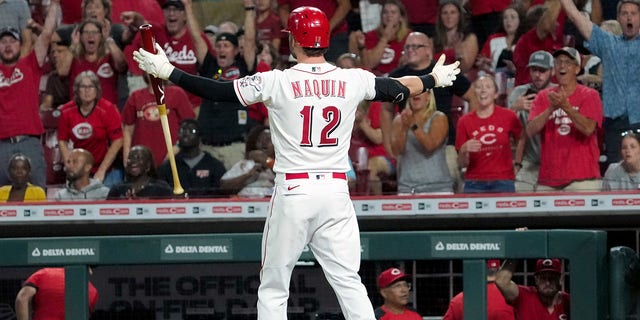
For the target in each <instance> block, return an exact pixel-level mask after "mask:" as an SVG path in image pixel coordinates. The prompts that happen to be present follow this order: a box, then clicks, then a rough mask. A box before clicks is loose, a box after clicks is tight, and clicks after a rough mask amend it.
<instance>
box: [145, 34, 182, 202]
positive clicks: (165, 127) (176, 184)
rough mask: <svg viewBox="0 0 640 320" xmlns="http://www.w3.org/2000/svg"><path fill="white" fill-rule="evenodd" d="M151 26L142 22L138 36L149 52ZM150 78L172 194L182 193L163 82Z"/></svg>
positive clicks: (152, 38) (151, 37) (152, 48)
mask: <svg viewBox="0 0 640 320" xmlns="http://www.w3.org/2000/svg"><path fill="white" fill-rule="evenodd" d="M152 30H153V26H151V25H150V24H143V25H141V26H140V36H141V37H142V47H143V48H144V49H145V50H147V51H149V52H151V53H156V46H155V44H156V40H155V39H154V37H153V31H152ZM149 80H151V88H152V89H153V94H154V96H155V98H156V104H158V113H159V114H160V123H161V124H162V135H163V136H164V142H165V144H166V147H167V154H168V155H169V165H170V166H171V174H172V176H173V194H183V193H184V189H183V188H182V185H181V184H180V176H178V168H177V167H176V158H175V156H174V154H173V143H172V141H171V130H170V128H169V118H167V106H166V104H165V102H164V84H163V83H162V79H158V78H156V77H154V76H152V75H149Z"/></svg>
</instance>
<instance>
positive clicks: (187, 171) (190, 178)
mask: <svg viewBox="0 0 640 320" xmlns="http://www.w3.org/2000/svg"><path fill="white" fill-rule="evenodd" d="M176 168H177V169H178V177H180V184H181V185H182V187H183V188H184V190H185V192H186V193H188V194H189V196H190V197H192V196H194V195H195V196H204V195H215V194H218V187H219V186H220V178H221V177H222V175H224V173H225V172H226V169H225V167H224V164H222V162H220V160H218V159H216V158H214V157H212V156H211V155H210V154H209V153H208V152H204V157H202V159H201V160H200V162H198V163H197V164H196V165H195V166H194V167H193V168H189V165H188V164H187V163H186V162H185V160H184V153H182V152H179V153H178V154H177V155H176ZM158 177H159V178H160V179H162V180H164V181H166V182H168V183H169V185H173V175H172V174H171V166H170V165H169V161H168V160H165V161H164V162H163V163H162V164H161V165H160V166H159V167H158Z"/></svg>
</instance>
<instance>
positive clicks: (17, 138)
mask: <svg viewBox="0 0 640 320" xmlns="http://www.w3.org/2000/svg"><path fill="white" fill-rule="evenodd" d="M27 138H36V139H40V136H38V135H32V134H19V135H17V136H13V137H9V138H4V139H0V142H7V143H18V142H21V141H23V140H26V139H27Z"/></svg>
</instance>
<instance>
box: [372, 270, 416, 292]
mask: <svg viewBox="0 0 640 320" xmlns="http://www.w3.org/2000/svg"><path fill="white" fill-rule="evenodd" d="M401 279H405V280H406V279H409V275H407V274H406V273H404V272H402V270H400V269H398V268H389V269H387V270H385V271H382V273H380V275H379V276H378V287H379V288H380V289H384V288H386V287H388V286H389V285H390V284H392V283H394V282H396V281H398V280H401Z"/></svg>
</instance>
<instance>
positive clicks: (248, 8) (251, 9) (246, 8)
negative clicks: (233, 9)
mask: <svg viewBox="0 0 640 320" xmlns="http://www.w3.org/2000/svg"><path fill="white" fill-rule="evenodd" d="M255 9H256V7H244V11H253V10H255Z"/></svg>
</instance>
